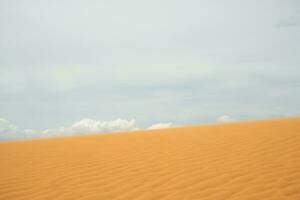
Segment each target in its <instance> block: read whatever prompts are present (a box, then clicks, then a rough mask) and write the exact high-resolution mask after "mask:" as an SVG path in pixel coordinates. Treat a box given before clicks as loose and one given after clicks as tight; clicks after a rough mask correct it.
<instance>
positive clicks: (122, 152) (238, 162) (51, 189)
mask: <svg viewBox="0 0 300 200" xmlns="http://www.w3.org/2000/svg"><path fill="white" fill-rule="evenodd" d="M0 199H1V200H5V199H9V200H18V199H26V200H27V199H30V200H34V199H43V200H44V199H45V200H47V199H57V200H59V199H61V200H65V199H72V200H73V199H82V200H90V199H95V200H96V199H97V200H114V199H118V200H119V199H120V200H121V199H126V200H135V199H136V200H139V199H140V200H157V199H167V200H177V199H178V200H192V199H194V200H224V199H242V200H245V199H246V200H251V199H260V200H261V199H264V200H265V199H277V200H285V199H293V200H299V199H300V118H293V119H284V120H268V121H260V122H244V123H236V124H223V125H207V126H199V127H187V128H175V129H165V130H153V131H146V132H134V133H126V134H106V135H93V136H81V137H70V138H58V139H45V140H34V141H18V142H1V143H0Z"/></svg>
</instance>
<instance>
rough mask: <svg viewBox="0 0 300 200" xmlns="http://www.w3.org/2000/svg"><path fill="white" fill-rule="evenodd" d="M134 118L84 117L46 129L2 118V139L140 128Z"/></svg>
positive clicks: (159, 125) (0, 136)
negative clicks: (68, 124)
mask: <svg viewBox="0 0 300 200" xmlns="http://www.w3.org/2000/svg"><path fill="white" fill-rule="evenodd" d="M171 126H173V124H172V123H157V124H153V125H152V126H150V127H149V128H148V129H160V128H168V127H171ZM138 129H139V128H138V126H137V124H136V121H135V120H134V119H131V120H127V119H121V118H118V119H116V120H111V121H97V120H94V119H89V118H84V119H82V120H80V121H78V122H76V123H74V124H72V125H71V126H67V127H64V126H63V127H58V128H53V129H46V130H33V129H20V128H18V127H17V126H16V125H14V124H13V123H11V122H10V121H8V120H6V119H3V118H0V140H13V139H25V138H44V137H55V136H69V135H79V134H87V133H109V132H116V131H134V130H138Z"/></svg>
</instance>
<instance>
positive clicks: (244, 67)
mask: <svg viewBox="0 0 300 200" xmlns="http://www.w3.org/2000/svg"><path fill="white" fill-rule="evenodd" d="M299 65H300V1H299V0H284V1H283V0H245V1H239V0H206V1H205V0H203V1H197V0H184V1H183V0H152V1H141V0H127V1H117V0H110V1H96V0H88V1H76V0H53V1H46V0H39V1H38V0H36V1H34V0H27V1H16V0H0V139H11V138H14V139H15V138H22V137H25V136H24V134H25V133H28V135H29V136H28V137H31V135H33V136H34V137H38V136H39V135H40V134H42V133H43V134H44V133H47V134H48V135H49V134H50V135H56V133H57V134H59V133H61V134H63V133H65V132H67V133H68V134H70V133H75V132H76V133H77V132H82V131H85V132H95V131H98V132H108V131H119V130H136V129H145V128H151V127H152V128H153V127H156V128H160V127H170V126H179V125H180V126H182V125H190V124H204V123H215V122H218V121H221V122H223V121H235V120H249V119H265V118H273V117H286V116H297V115H300V103H299V102H300V70H299V68H300V66H299ZM78 124H79V125H78ZM74 126H75V128H74ZM78 126H79V127H80V128H78ZM28 130H30V131H28ZM78 130H80V131H78Z"/></svg>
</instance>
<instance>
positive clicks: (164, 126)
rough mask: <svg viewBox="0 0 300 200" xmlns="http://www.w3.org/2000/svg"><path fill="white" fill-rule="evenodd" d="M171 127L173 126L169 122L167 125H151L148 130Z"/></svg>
mask: <svg viewBox="0 0 300 200" xmlns="http://www.w3.org/2000/svg"><path fill="white" fill-rule="evenodd" d="M172 126H173V124H172V123H170V122H169V123H157V124H153V125H151V126H150V127H149V128H148V129H161V128H170V127H172Z"/></svg>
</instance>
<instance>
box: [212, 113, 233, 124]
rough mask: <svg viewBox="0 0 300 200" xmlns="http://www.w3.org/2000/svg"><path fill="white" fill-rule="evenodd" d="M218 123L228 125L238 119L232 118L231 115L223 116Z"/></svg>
mask: <svg viewBox="0 0 300 200" xmlns="http://www.w3.org/2000/svg"><path fill="white" fill-rule="evenodd" d="M217 121H218V122H221V123H228V122H235V121H236V119H234V118H233V117H231V116H229V115H222V116H220V117H218V118H217Z"/></svg>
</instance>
